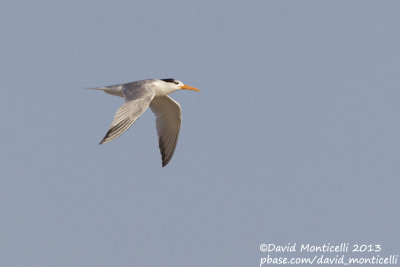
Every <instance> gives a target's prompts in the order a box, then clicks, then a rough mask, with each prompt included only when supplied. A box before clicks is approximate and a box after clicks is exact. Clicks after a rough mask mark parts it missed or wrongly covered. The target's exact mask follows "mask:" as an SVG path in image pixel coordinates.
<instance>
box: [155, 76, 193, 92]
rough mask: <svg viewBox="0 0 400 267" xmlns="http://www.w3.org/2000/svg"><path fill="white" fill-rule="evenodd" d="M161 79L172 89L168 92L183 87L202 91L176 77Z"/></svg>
mask: <svg viewBox="0 0 400 267" xmlns="http://www.w3.org/2000/svg"><path fill="white" fill-rule="evenodd" d="M161 81H163V82H164V83H165V85H166V86H167V87H168V88H169V89H170V92H168V93H167V94H169V93H172V92H175V91H178V90H182V89H186V90H193V91H200V90H199V89H197V88H194V87H192V86H189V85H186V84H184V83H183V82H181V81H178V80H175V79H161Z"/></svg>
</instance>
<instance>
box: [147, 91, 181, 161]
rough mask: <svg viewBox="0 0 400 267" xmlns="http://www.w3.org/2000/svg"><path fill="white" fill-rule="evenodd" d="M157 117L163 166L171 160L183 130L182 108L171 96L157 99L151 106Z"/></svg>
mask: <svg viewBox="0 0 400 267" xmlns="http://www.w3.org/2000/svg"><path fill="white" fill-rule="evenodd" d="M150 108H151V110H152V111H153V112H154V114H155V115H156V126H157V134H158V141H159V147H160V152H161V157H162V166H163V167H164V166H165V165H167V164H168V162H169V161H170V160H171V158H172V156H173V154H174V152H175V148H176V143H177V142H178V136H179V130H180V128H181V107H180V106H179V104H178V102H176V101H174V100H173V99H172V98H170V97H169V96H162V97H155V98H154V99H153V101H152V102H151V104H150Z"/></svg>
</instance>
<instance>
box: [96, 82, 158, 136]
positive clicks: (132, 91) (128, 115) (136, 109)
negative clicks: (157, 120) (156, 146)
mask: <svg viewBox="0 0 400 267" xmlns="http://www.w3.org/2000/svg"><path fill="white" fill-rule="evenodd" d="M124 95H125V104H123V105H122V106H121V107H120V108H119V109H118V111H117V113H116V114H115V116H114V120H113V122H112V123H111V125H110V128H109V130H108V132H107V134H106V135H105V136H104V138H103V140H101V142H100V144H104V143H107V142H109V141H111V140H114V139H115V138H117V137H118V136H120V135H121V134H123V133H124V132H125V131H126V130H128V128H129V127H131V126H132V124H133V123H134V122H135V121H136V120H137V118H139V117H140V115H142V114H143V112H145V111H146V109H147V108H148V107H149V104H150V102H151V100H152V99H153V97H154V91H153V90H151V89H149V88H147V86H146V85H144V84H132V83H131V84H126V85H125V89H124Z"/></svg>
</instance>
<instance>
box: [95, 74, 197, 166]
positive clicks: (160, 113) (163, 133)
mask: <svg viewBox="0 0 400 267" xmlns="http://www.w3.org/2000/svg"><path fill="white" fill-rule="evenodd" d="M90 89H95V90H102V91H104V92H106V93H108V94H111V95H116V96H120V97H124V98H125V103H124V104H123V105H122V106H121V107H120V108H119V109H118V111H117V113H116V114H115V117H114V120H113V122H112V123H111V126H110V128H109V130H108V132H107V134H106V135H105V136H104V138H103V140H102V141H101V142H100V144H104V143H107V142H109V141H111V140H114V139H115V138H117V137H118V136H120V135H121V134H122V133H124V132H125V131H126V130H127V129H128V128H129V127H130V126H131V125H132V124H133V123H134V122H135V121H136V120H137V118H139V117H140V116H141V115H142V114H143V112H145V111H146V109H147V108H148V107H149V106H150V109H151V110H152V111H153V112H154V114H155V115H156V126H157V134H158V140H159V147H160V152H161V156H162V166H163V167H164V166H165V165H167V164H168V162H169V161H170V160H171V158H172V155H173V154H174V151H175V147H176V143H177V141H178V135H179V129H180V126H181V108H180V106H179V104H178V102H176V101H175V100H173V99H172V98H170V97H169V96H168V94H170V93H172V92H175V91H178V90H181V89H188V90H195V91H200V90H199V89H196V88H194V87H191V86H187V85H184V84H183V83H182V82H181V81H178V80H175V79H162V80H158V79H150V80H141V81H135V82H130V83H124V84H117V85H111V86H104V87H97V88H90Z"/></svg>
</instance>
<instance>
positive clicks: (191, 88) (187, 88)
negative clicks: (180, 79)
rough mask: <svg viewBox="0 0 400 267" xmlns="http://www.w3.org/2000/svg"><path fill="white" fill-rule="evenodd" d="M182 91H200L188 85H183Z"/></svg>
mask: <svg viewBox="0 0 400 267" xmlns="http://www.w3.org/2000/svg"><path fill="white" fill-rule="evenodd" d="M181 89H186V90H193V91H200V90H199V89H197V88H194V87H191V86H189V85H186V84H184V85H182V86H181Z"/></svg>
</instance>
